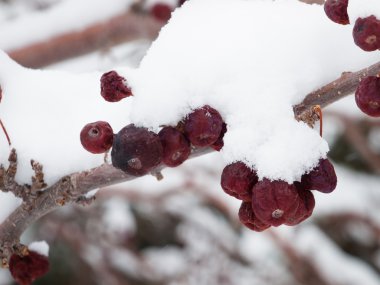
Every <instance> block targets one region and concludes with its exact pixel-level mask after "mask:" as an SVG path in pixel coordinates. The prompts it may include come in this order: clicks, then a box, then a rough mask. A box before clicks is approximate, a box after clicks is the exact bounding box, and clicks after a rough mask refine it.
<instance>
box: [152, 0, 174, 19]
mask: <svg viewBox="0 0 380 285" xmlns="http://www.w3.org/2000/svg"><path fill="white" fill-rule="evenodd" d="M150 14H151V15H152V16H153V17H154V18H155V19H157V20H159V21H162V22H167V21H169V19H170V17H171V15H172V8H171V7H170V6H169V5H168V4H165V3H156V4H154V5H153V6H152V8H151V9H150Z"/></svg>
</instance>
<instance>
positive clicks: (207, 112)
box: [184, 105, 223, 147]
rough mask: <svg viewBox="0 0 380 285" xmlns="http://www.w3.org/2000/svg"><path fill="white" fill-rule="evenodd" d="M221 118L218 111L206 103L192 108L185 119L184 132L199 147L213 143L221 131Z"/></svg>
mask: <svg viewBox="0 0 380 285" xmlns="http://www.w3.org/2000/svg"><path fill="white" fill-rule="evenodd" d="M222 128H223V119H222V117H221V115H220V114H219V112H218V111H217V110H215V109H214V108H211V107H210V106H208V105H206V106H203V107H202V108H199V109H196V110H194V111H193V112H192V113H190V114H189V116H188V117H187V118H186V119H185V122H184V132H185V135H186V137H187V138H188V139H189V140H190V142H191V143H192V144H193V145H195V146H199V147H204V146H210V145H212V144H213V143H215V142H216V141H217V140H218V138H219V136H220V133H221V131H222Z"/></svg>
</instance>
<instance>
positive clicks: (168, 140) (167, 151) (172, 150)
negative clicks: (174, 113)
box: [158, 127, 191, 167]
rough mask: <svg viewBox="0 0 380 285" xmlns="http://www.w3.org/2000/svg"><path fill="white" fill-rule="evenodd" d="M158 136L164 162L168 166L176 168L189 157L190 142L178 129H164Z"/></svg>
mask: <svg viewBox="0 0 380 285" xmlns="http://www.w3.org/2000/svg"><path fill="white" fill-rule="evenodd" d="M158 136H159V137H160V140H161V144H162V147H163V156H162V161H163V163H165V164H166V165H167V166H169V167H176V166H178V165H180V164H181V163H183V162H184V161H185V160H186V159H187V158H188V157H189V155H190V152H191V148H190V142H189V141H188V139H187V138H186V137H185V136H184V135H183V134H182V133H181V132H180V131H178V130H177V129H176V128H173V127H164V128H163V129H162V130H161V131H160V132H159V133H158Z"/></svg>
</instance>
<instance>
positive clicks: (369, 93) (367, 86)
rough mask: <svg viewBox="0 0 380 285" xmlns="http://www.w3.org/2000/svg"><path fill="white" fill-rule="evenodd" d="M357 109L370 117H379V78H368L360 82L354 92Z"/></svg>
mask: <svg viewBox="0 0 380 285" xmlns="http://www.w3.org/2000/svg"><path fill="white" fill-rule="evenodd" d="M355 101H356V105H358V107H359V109H360V110H362V112H364V113H366V114H367V115H369V116H372V117H380V78H379V77H376V76H368V77H366V78H364V79H363V80H362V81H360V83H359V86H358V88H357V89H356V92H355Z"/></svg>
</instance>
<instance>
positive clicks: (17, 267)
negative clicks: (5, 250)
mask: <svg viewBox="0 0 380 285" xmlns="http://www.w3.org/2000/svg"><path fill="white" fill-rule="evenodd" d="M9 271H10V272H11V274H12V276H13V278H14V279H15V280H16V281H17V282H18V283H19V284H20V285H29V284H31V283H32V282H33V281H34V280H36V279H37V278H39V277H41V276H43V275H45V274H46V273H47V272H48V271H49V260H48V258H47V257H46V256H43V255H41V254H38V253H37V252H34V251H29V253H28V254H27V255H25V256H19V255H17V254H13V255H12V256H11V258H10V259H9Z"/></svg>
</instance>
